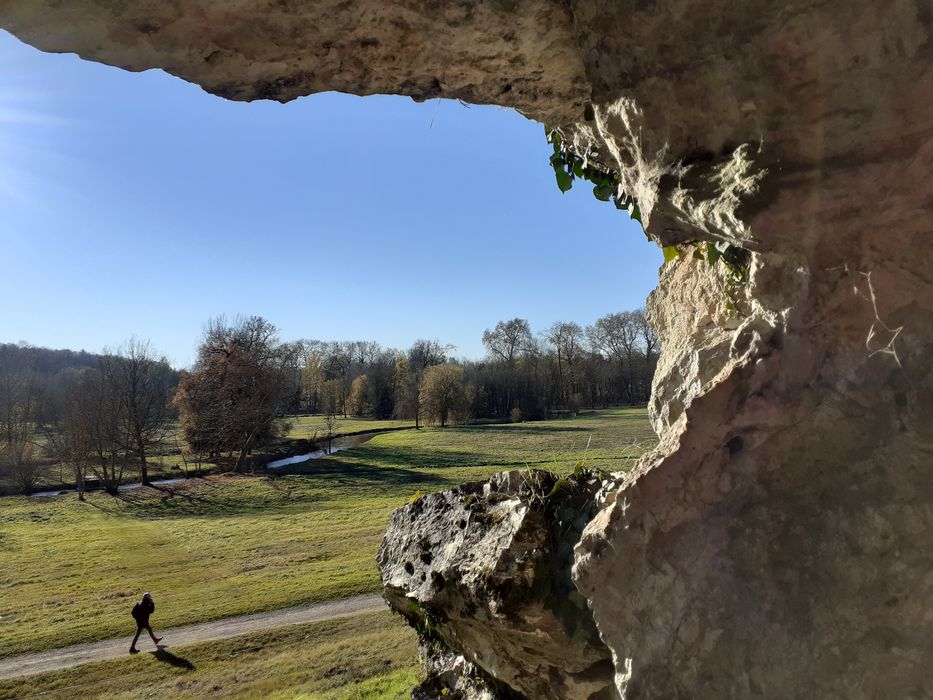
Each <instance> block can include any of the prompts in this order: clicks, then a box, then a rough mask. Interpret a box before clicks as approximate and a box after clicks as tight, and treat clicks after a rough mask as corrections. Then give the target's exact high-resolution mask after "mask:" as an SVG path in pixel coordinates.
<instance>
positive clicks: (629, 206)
mask: <svg viewBox="0 0 933 700" xmlns="http://www.w3.org/2000/svg"><path fill="white" fill-rule="evenodd" d="M545 135H546V136H547V141H548V143H549V144H551V145H552V146H553V148H554V152H553V153H552V154H551V159H550V160H551V167H552V168H553V169H554V176H555V177H556V178H557V188H558V189H559V190H560V191H561V192H567V191H568V190H570V189H571V188H572V187H573V183H574V181H575V180H586V181H587V182H590V183H592V185H593V196H594V197H596V199H598V200H599V201H601V202H612V203H613V204H615V207H616V209H622V210H624V211H627V212H628V214H629V216H631V217H632V218H633V219H635V221H637V222H638V223H642V221H641V211H640V210H639V209H638V203H637V202H636V201H635V198H634V197H632V196H631V195H628V194H626V193H625V192H623V191H622V188H621V187H620V184H621V180H620V178H619V175H618V173H615V172H612V171H611V170H606V169H603V168H601V167H599V166H598V165H597V164H595V163H591V162H589V161H587V160H585V159H583V158H581V157H580V156H578V155H577V154H576V153H574V152H573V149H571V148H570V147H569V146H568V145H567V144H566V142H565V141H564V137H563V136H562V135H561V133H560V131H558V130H557V129H547V128H545Z"/></svg>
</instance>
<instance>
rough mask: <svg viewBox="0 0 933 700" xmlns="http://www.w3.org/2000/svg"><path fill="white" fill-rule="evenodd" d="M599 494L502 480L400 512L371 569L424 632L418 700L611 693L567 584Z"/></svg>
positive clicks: (591, 487)
mask: <svg viewBox="0 0 933 700" xmlns="http://www.w3.org/2000/svg"><path fill="white" fill-rule="evenodd" d="M598 486H599V483H598V481H596V480H590V479H586V478H581V479H562V480H558V479H557V477H555V476H553V475H551V474H548V473H546V472H540V471H525V472H520V471H512V472H503V473H501V474H498V475H496V476H494V477H493V478H491V479H489V480H488V481H484V482H476V483H470V484H465V485H463V486H461V487H459V488H456V489H453V490H451V491H445V492H443V493H439V494H435V495H431V496H424V497H422V498H419V499H418V500H417V501H415V502H414V503H412V504H410V505H408V506H406V507H405V508H402V509H400V510H398V511H396V512H395V514H394V515H393V516H392V523H391V525H390V526H389V531H388V532H387V533H386V536H385V539H384V540H383V542H382V548H381V549H380V550H379V557H378V561H379V568H380V570H381V572H382V582H383V586H384V589H385V597H386V600H388V601H389V604H390V605H391V606H392V607H393V608H394V609H395V610H396V611H398V612H399V613H401V614H402V615H404V616H405V617H406V618H407V619H408V620H409V622H410V623H411V624H412V626H413V627H415V628H416V629H418V630H419V632H420V633H421V637H422V658H423V659H424V660H425V662H426V663H425V667H426V670H427V679H426V681H425V682H424V683H423V684H422V686H421V688H420V689H419V691H418V693H416V695H419V694H420V696H422V697H425V698H429V697H430V698H434V697H441V694H442V691H443V690H444V689H447V691H448V693H447V695H448V696H451V697H454V698H456V697H463V698H474V697H477V696H478V695H481V694H482V693H487V694H489V696H490V697H513V696H516V695H515V694H516V693H518V695H517V697H527V698H541V699H542V700H545V699H550V700H557V699H559V698H568V697H572V698H593V699H594V700H596V699H597V698H609V697H612V696H613V695H614V692H613V690H612V688H613V671H612V663H611V661H610V655H609V650H608V649H606V647H605V646H603V644H602V643H601V642H600V640H599V637H598V635H597V632H596V627H595V625H594V624H593V621H592V619H591V617H590V615H589V613H588V611H587V606H586V600H585V599H584V598H583V597H582V596H581V595H580V594H579V593H578V592H577V591H576V590H574V587H573V583H572V582H571V580H570V566H571V563H572V560H573V546H574V544H575V543H576V542H577V541H578V540H579V538H580V534H581V532H582V531H583V528H584V526H585V525H586V523H587V522H588V521H589V520H590V518H591V517H592V516H593V512H594V497H595V495H596V490H597V488H598ZM451 694H452V695H451Z"/></svg>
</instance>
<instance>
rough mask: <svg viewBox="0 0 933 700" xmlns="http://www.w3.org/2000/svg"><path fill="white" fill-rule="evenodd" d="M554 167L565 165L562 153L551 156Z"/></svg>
mask: <svg viewBox="0 0 933 700" xmlns="http://www.w3.org/2000/svg"><path fill="white" fill-rule="evenodd" d="M549 160H550V162H551V167H552V168H555V169H556V168H562V167H563V166H564V157H563V156H562V155H561V154H560V153H555V154H554V155H552V156H551V157H550V159H549Z"/></svg>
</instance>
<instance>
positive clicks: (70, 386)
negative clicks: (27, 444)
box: [45, 369, 93, 501]
mask: <svg viewBox="0 0 933 700" xmlns="http://www.w3.org/2000/svg"><path fill="white" fill-rule="evenodd" d="M89 371H93V370H86V369H85V370H66V371H65V372H64V373H63V375H62V376H60V377H59V380H58V382H57V384H56V386H55V389H54V391H53V392H52V395H51V397H50V401H49V404H50V405H49V410H50V413H51V415H50V420H49V421H48V422H46V424H45V434H46V443H47V445H48V449H49V453H50V455H51V456H53V457H55V458H56V459H58V460H59V461H60V462H61V463H62V464H66V465H68V467H69V468H70V469H71V472H72V476H73V477H74V482H75V489H76V490H77V492H78V500H80V501H83V500H84V492H85V480H86V477H87V470H88V462H89V460H90V456H91V436H90V430H89V427H90V426H89V425H88V423H87V420H86V418H87V415H86V412H85V407H84V402H83V396H82V391H83V386H82V385H83V383H84V378H83V375H84V374H86V373H87V372H89Z"/></svg>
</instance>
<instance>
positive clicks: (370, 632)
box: [0, 612, 418, 700]
mask: <svg viewBox="0 0 933 700" xmlns="http://www.w3.org/2000/svg"><path fill="white" fill-rule="evenodd" d="M141 648H142V649H144V650H145V649H146V646H141ZM269 669H275V673H274V674H273V673H269ZM417 677H418V669H417V649H416V640H415V634H414V632H413V631H412V630H411V629H409V628H408V627H407V626H406V625H403V624H400V623H399V620H398V619H397V618H393V617H392V616H391V615H390V614H389V613H387V612H386V613H373V614H368V615H360V616H357V617H352V618H345V619H342V620H331V621H328V622H316V623H312V624H307V625H294V626H291V627H284V628H281V629H278V630H272V631H269V632H263V633H259V634H254V635H243V636H240V637H233V638H231V639H225V640H222V641H219V642H208V643H202V644H193V645H191V646H188V647H178V648H174V647H172V648H168V649H166V650H165V651H164V652H162V653H161V654H159V655H153V654H145V653H144V654H139V655H138V656H134V657H129V656H127V657H125V658H121V659H117V660H114V661H104V662H100V663H94V664H87V665H84V666H78V667H76V668H72V669H68V670H65V671H58V672H54V673H45V674H41V675H37V676H30V677H26V678H20V679H13V680H8V681H2V680H0V700H6V699H7V698H30V697H40V696H41V697H42V698H46V699H49V698H52V699H54V698H60V699H63V700H64V699H67V700H71V698H74V697H81V698H108V699H111V698H113V699H114V700H117V699H120V698H143V697H144V698H206V697H210V698H255V697H263V698H283V699H284V698H307V699H308V700H312V699H313V700H324V699H325V698H326V699H327V700H338V699H340V700H364V699H370V698H373V699H374V698H383V699H385V700H391V699H398V700H401V699H402V698H406V697H409V694H410V693H411V687H412V686H413V685H414V684H415V682H416V680H417Z"/></svg>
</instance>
